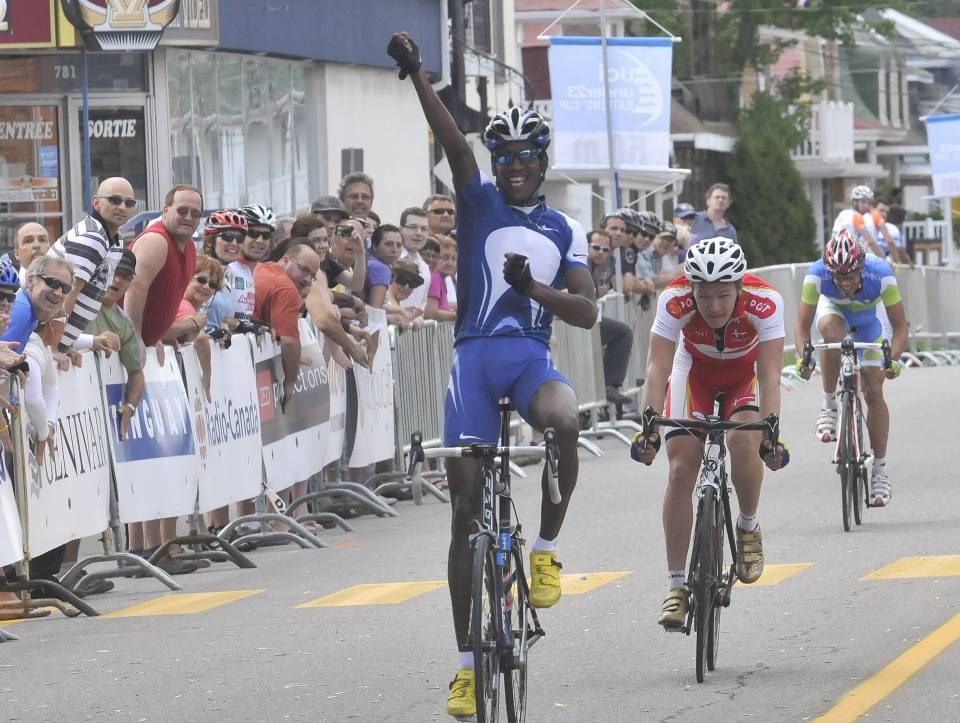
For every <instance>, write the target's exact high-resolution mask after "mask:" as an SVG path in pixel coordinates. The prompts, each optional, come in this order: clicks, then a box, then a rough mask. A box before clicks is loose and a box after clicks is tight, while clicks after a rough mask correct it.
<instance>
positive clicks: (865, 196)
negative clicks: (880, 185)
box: [850, 186, 873, 201]
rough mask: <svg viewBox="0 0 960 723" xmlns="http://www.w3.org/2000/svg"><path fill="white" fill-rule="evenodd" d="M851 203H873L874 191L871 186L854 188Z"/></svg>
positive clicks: (851, 193)
mask: <svg viewBox="0 0 960 723" xmlns="http://www.w3.org/2000/svg"><path fill="white" fill-rule="evenodd" d="M850 200H851V201H863V200H865V201H871V200H873V189H872V188H870V186H854V187H853V190H852V191H850Z"/></svg>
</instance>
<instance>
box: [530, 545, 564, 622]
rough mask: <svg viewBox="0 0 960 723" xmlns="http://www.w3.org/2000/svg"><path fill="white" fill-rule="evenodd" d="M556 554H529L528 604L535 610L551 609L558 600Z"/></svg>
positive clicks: (558, 585)
mask: <svg viewBox="0 0 960 723" xmlns="http://www.w3.org/2000/svg"><path fill="white" fill-rule="evenodd" d="M562 567H563V565H561V564H560V563H559V562H558V561H557V553H556V552H552V551H539V552H538V551H536V550H534V551H532V552H531V553H530V604H531V605H532V606H533V607H535V608H549V607H553V606H554V605H556V604H557V602H558V601H559V600H560V568H562Z"/></svg>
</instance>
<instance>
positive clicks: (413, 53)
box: [387, 37, 423, 80]
mask: <svg viewBox="0 0 960 723" xmlns="http://www.w3.org/2000/svg"><path fill="white" fill-rule="evenodd" d="M407 42H408V43H410V50H407V48H406V47H405V46H404V44H403V42H402V41H401V40H400V38H398V37H394V38H391V39H390V44H389V45H387V55H389V56H390V57H391V58H393V59H394V60H396V61H397V67H399V68H400V80H403V79H404V78H406V77H407V76H408V75H413V74H414V73H416V72H417V71H418V70H420V65H421V63H422V62H423V59H422V58H421V57H420V48H418V47H417V44H416V43H415V42H413V39H412V38H407Z"/></svg>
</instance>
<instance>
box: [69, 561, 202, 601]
mask: <svg viewBox="0 0 960 723" xmlns="http://www.w3.org/2000/svg"><path fill="white" fill-rule="evenodd" d="M97 562H116V563H117V567H115V568H111V569H110V570H103V571H100V572H91V573H87V574H84V571H85V569H86V567H87V566H88V565H93V564H94V563H97ZM112 577H154V578H156V579H157V580H159V581H160V582H162V583H163V584H164V585H166V586H167V587H168V588H170V589H171V590H182V589H183V586H182V585H180V583H178V582H176V581H175V580H174V579H173V578H172V577H170V576H169V575H168V574H167V573H166V572H164V571H163V570H161V569H160V568H159V567H157V566H156V565H152V564H151V563H149V562H147V561H146V560H144V559H143V558H142V557H140V556H139V555H134V554H133V553H130V552H113V553H109V554H104V555H92V556H90V557H86V558H84V559H83V560H81V561H79V562H77V563H76V564H74V566H73V567H71V568H70V569H69V570H67V572H66V574H65V575H63V577H61V578H60V583H61V584H62V585H63V586H64V587H65V588H67V589H69V590H73V591H74V592H83V588H84V587H86V586H87V585H88V584H89V583H87V582H86V581H87V580H89V581H91V582H92V581H94V580H107V579H109V578H112Z"/></svg>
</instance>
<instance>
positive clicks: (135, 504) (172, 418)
mask: <svg viewBox="0 0 960 723" xmlns="http://www.w3.org/2000/svg"><path fill="white" fill-rule="evenodd" d="M100 376H101V379H102V382H103V385H104V388H105V391H106V397H107V420H108V421H109V426H110V434H109V438H110V445H111V448H112V450H113V465H114V467H113V468H114V474H115V475H116V480H117V500H118V503H119V506H120V520H121V521H122V522H143V521H145V520H156V519H160V518H162V517H177V516H179V515H188V514H190V513H192V512H193V509H194V506H195V505H196V500H197V485H198V484H199V480H200V457H199V455H198V454H197V453H196V451H197V439H196V428H195V426H194V415H193V412H192V410H191V407H190V402H189V400H188V399H187V392H186V389H185V388H184V386H183V377H182V376H181V374H180V367H179V366H178V364H177V355H176V353H175V352H174V351H173V349H171V348H170V347H165V354H164V363H163V364H162V365H161V364H160V363H159V362H158V361H157V351H156V349H155V348H154V347H148V348H147V364H146V366H145V367H144V369H143V376H144V384H145V387H144V393H143V399H142V400H141V402H140V405H139V406H138V407H137V412H136V414H134V415H133V417H132V418H131V419H130V429H129V433H128V435H127V438H126V439H124V440H122V441H121V440H120V438H119V427H118V423H117V420H118V418H119V417H118V413H117V412H118V409H119V408H120V405H121V404H123V388H124V384H125V383H126V371H125V370H124V368H123V367H122V366H121V365H120V361H119V360H118V359H117V356H116V355H113V356H111V357H110V358H109V359H102V360H101V364H100Z"/></svg>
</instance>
